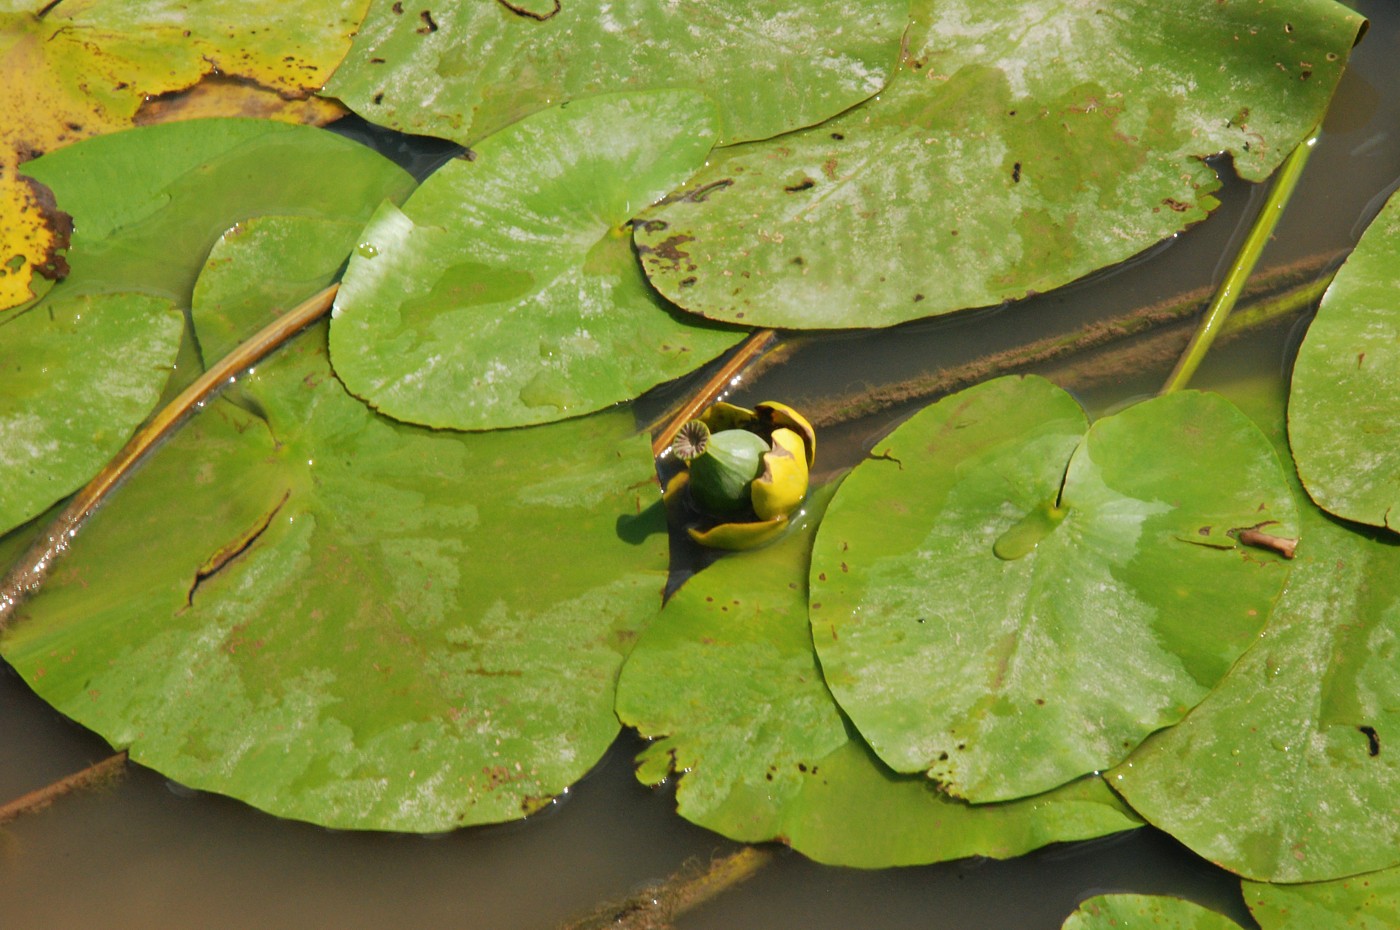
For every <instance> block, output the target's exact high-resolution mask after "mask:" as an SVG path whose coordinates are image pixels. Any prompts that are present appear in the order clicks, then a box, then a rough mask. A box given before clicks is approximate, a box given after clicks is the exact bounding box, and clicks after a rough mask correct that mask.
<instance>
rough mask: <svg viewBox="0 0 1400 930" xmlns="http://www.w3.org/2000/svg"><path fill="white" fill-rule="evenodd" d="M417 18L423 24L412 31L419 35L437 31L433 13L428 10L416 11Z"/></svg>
mask: <svg viewBox="0 0 1400 930" xmlns="http://www.w3.org/2000/svg"><path fill="white" fill-rule="evenodd" d="M418 18H419V19H420V20H422V21H423V25H421V26H419V27H418V28H417V29H415V30H413V31H414V32H416V33H418V34H419V35H420V36H426V35H432V34H433V33H434V32H437V31H438V24H437V21H436V20H435V19H433V14H432V12H430V11H429V10H422V11H420V12H419V13H418Z"/></svg>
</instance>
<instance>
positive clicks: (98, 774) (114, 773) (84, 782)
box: [0, 751, 126, 825]
mask: <svg viewBox="0 0 1400 930" xmlns="http://www.w3.org/2000/svg"><path fill="white" fill-rule="evenodd" d="M125 772H126V752H125V751H122V752H119V753H117V754H116V755H114V756H108V757H107V758H106V759H103V760H102V761H101V762H97V763H95V764H93V765H89V766H88V767H87V768H85V769H83V770H82V771H81V772H74V773H73V774H72V775H69V776H67V777H66V778H61V779H59V780H58V781H56V782H54V783H53V784H51V785H45V786H44V787H43V788H39V789H38V790H35V791H31V792H29V793H28V794H26V795H23V796H21V797H18V798H15V799H14V800H13V801H11V802H9V803H8V804H0V825H3V824H7V823H9V822H10V821H12V820H15V819H16V818H18V817H20V816H22V815H24V814H33V813H35V812H37V811H41V810H43V809H44V808H46V807H48V806H49V805H50V804H52V803H53V802H54V801H57V800H58V799H59V798H61V797H63V796H64V795H66V794H72V793H73V792H74V791H81V790H83V789H84V788H95V787H97V786H99V785H104V784H107V783H108V782H109V781H111V780H112V779H114V778H117V777H119V776H121V775H123V774H125Z"/></svg>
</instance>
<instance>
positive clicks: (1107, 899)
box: [1063, 894, 1240, 930]
mask: <svg viewBox="0 0 1400 930" xmlns="http://www.w3.org/2000/svg"><path fill="white" fill-rule="evenodd" d="M1118 927H1123V928H1131V930H1139V928H1146V927H1157V928H1161V930H1240V925H1239V924H1237V923H1235V922H1234V921H1233V920H1231V919H1230V918H1228V917H1226V916H1225V915H1223V914H1217V913H1216V912H1215V911H1212V910H1208V909H1206V908H1204V907H1202V906H1201V905H1199V904H1195V903H1193V902H1191V901H1185V900H1182V899H1181V898H1168V897H1160V896H1156V895H1145V894H1102V895H1098V896H1096V897H1093V898H1090V899H1089V900H1087V901H1085V902H1083V903H1082V904H1080V905H1079V907H1078V909H1077V910H1075V912H1074V913H1073V914H1071V915H1070V916H1069V918H1068V919H1067V920H1065V922H1064V925H1063V930H1109V928H1118Z"/></svg>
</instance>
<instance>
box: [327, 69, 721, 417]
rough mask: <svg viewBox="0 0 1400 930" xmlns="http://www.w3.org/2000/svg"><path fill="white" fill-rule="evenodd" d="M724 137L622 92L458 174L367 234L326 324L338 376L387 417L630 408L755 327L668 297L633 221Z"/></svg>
mask: <svg viewBox="0 0 1400 930" xmlns="http://www.w3.org/2000/svg"><path fill="white" fill-rule="evenodd" d="M714 133H715V118H714V111H713V109H712V108H711V107H710V106H709V104H708V103H707V102H706V101H705V98H704V97H702V96H701V95H699V94H697V93H695V92H693V91H656V92H651V93H643V94H627V95H610V96H603V97H594V98H591V99H588V100H580V101H577V102H574V103H571V104H568V105H566V106H560V107H556V108H554V109H550V110H546V111H543V112H541V113H538V114H536V115H534V116H532V117H531V118H529V119H528V120H525V121H524V122H521V123H519V124H517V125H514V126H511V127H509V128H507V129H504V130H502V131H501V132H500V133H498V134H496V135H494V136H492V137H491V138H489V139H487V140H485V141H484V142H482V143H480V144H479V145H478V146H477V147H476V149H475V150H474V154H473V157H472V158H471V159H456V160H453V161H451V162H449V163H448V164H447V165H445V166H443V167H442V168H441V169H439V170H438V171H437V172H436V173H435V174H434V175H432V176H431V177H430V178H428V180H427V181H425V182H424V183H423V185H422V187H420V188H419V189H418V190H417V191H416V192H415V193H414V194H413V196H412V197H410V198H409V200H408V202H407V203H405V204H404V207H403V209H398V208H397V207H394V206H392V205H386V206H385V207H384V208H383V209H381V210H380V211H379V212H378V213H377V214H376V215H375V217H374V219H373V220H372V221H371V222H370V224H369V226H368V228H366V229H365V231H364V233H363V235H362V236H361V241H360V243H359V245H358V246H357V251H356V254H355V256H354V257H353V258H352V259H351V263H350V267H349V268H348V269H347V270H346V273H345V281H344V283H343V285H342V287H341V291H340V294H339V296H338V297H337V299H336V309H335V315H334V320H333V322H332V325H331V352H332V356H333V359H334V362H335V367H336V372H337V374H339V375H340V377H341V378H343V379H344V381H345V383H346V385H347V386H348V387H349V388H350V390H351V391H352V392H354V393H355V394H356V395H358V396H360V397H363V398H365V399H366V400H367V401H368V402H369V403H370V404H372V405H373V406H374V407H375V408H376V409H378V410H380V411H382V412H383V413H386V414H388V415H390V416H392V417H396V418H398V419H401V420H405V421H408V422H413V423H422V424H426V425H429V426H439V427H453V428H456V429H495V428H499V427H507V426H521V425H526V424H532V423H542V422H548V421H550V420H557V419H561V418H564V417H571V416H578V415H580V414H584V413H588V412H590V411H594V410H598V409H600V408H602V407H605V406H608V405H609V404H614V403H618V402H619V401H624V400H629V399H631V398H633V397H636V396H637V395H639V394H641V393H642V392H643V391H645V390H646V389H648V388H650V387H652V386H654V385H656V384H659V383H660V382H662V381H666V380H668V379H671V378H675V377H678V376H680V375H682V374H685V373H686V372H688V371H691V370H693V369H695V368H698V367H699V366H700V365H702V364H704V363H705V362H707V361H709V360H710V359H712V358H714V357H715V356H716V355H718V354H720V353H721V352H723V351H724V350H725V349H727V348H729V347H730V346H732V345H734V344H735V343H736V342H738V341H739V340H740V339H741V338H743V336H744V335H745V333H744V331H742V330H738V329H735V328H732V327H721V326H715V325H713V324H706V325H700V326H696V325H694V324H695V320H694V318H693V317H689V316H688V315H686V314H681V313H677V312H676V311H675V310H674V308H671V307H669V306H668V305H667V304H666V303H665V302H664V301H662V300H660V299H659V298H658V297H657V296H656V294H655V293H654V292H653V291H652V290H651V289H650V288H649V287H648V285H647V283H646V279H645V278H644V277H643V276H642V273H641V270H640V269H639V268H638V266H637V261H636V258H635V256H634V255H633V254H632V249H631V245H630V242H629V240H628V237H627V233H626V226H625V223H626V222H627V220H628V219H629V218H630V217H632V216H633V215H634V214H635V213H636V212H637V211H638V210H640V209H641V208H642V207H644V206H645V205H647V204H650V203H652V202H653V201H655V200H657V199H658V198H660V197H661V196H662V195H664V194H665V193H666V192H667V191H669V190H671V189H672V188H674V187H675V186H676V185H678V184H680V183H682V182H683V181H684V180H685V179H686V178H687V177H689V176H690V175H691V174H692V173H693V172H694V171H695V169H696V168H698V167H700V165H701V164H702V163H703V162H704V159H705V155H706V153H708V152H709V150H710V146H711V145H712V144H713V142H714Z"/></svg>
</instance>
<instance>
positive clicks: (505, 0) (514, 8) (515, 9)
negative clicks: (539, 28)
mask: <svg viewBox="0 0 1400 930" xmlns="http://www.w3.org/2000/svg"><path fill="white" fill-rule="evenodd" d="M497 2H499V3H500V4H501V6H503V7H505V8H506V9H507V10H510V11H511V12H512V13H514V14H515V15H516V16H523V17H525V18H526V19H533V20H534V21H535V22H537V23H542V22H544V21H546V20H549V19H553V18H554V17H555V16H557V15H558V14H559V11H560V9H562V6H561V4H560V0H554V7H553V8H552V9H551V10H550V11H549V12H548V13H540V12H538V11H536V10H532V9H530V8H529V7H526V6H522V5H520V4H516V3H511V2H510V0H497Z"/></svg>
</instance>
